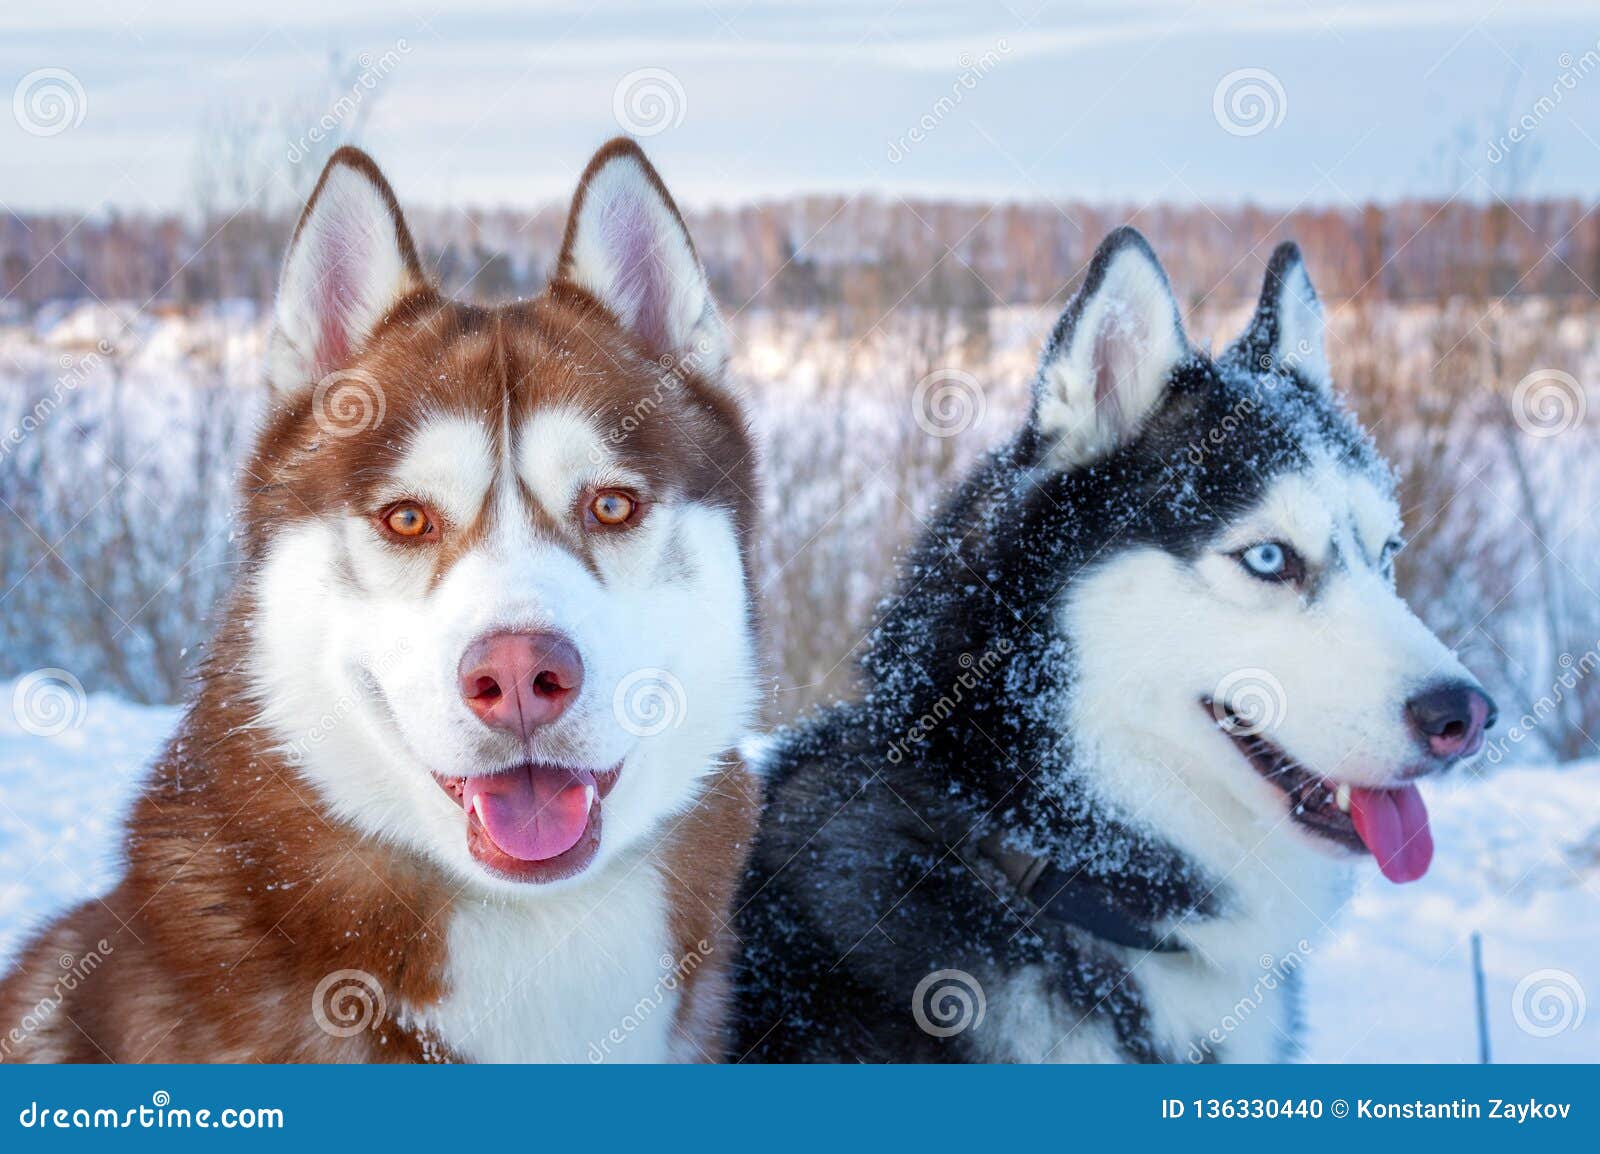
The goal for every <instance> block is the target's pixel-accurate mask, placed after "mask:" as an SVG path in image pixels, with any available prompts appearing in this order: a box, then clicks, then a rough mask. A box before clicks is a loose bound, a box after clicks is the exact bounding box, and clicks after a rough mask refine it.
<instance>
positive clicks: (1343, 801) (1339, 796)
mask: <svg viewBox="0 0 1600 1154" xmlns="http://www.w3.org/2000/svg"><path fill="white" fill-rule="evenodd" d="M1333 800H1334V801H1336V802H1338V803H1339V808H1340V809H1341V810H1343V811H1344V812H1345V813H1349V812H1350V787H1349V786H1348V785H1340V786H1339V790H1338V792H1337V793H1335V794H1334V795H1333Z"/></svg>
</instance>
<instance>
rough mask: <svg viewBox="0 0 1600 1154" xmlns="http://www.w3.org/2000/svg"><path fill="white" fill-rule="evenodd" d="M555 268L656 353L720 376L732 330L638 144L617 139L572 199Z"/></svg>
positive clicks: (560, 276)
mask: <svg viewBox="0 0 1600 1154" xmlns="http://www.w3.org/2000/svg"><path fill="white" fill-rule="evenodd" d="M556 277H557V279H558V280H560V281H566V282H567V283H569V284H572V285H574V286H576V287H578V288H580V289H582V290H584V291H585V292H587V293H589V294H590V295H591V296H593V297H594V298H595V299H596V300H598V301H599V302H600V303H601V304H603V305H605V307H606V308H607V309H609V310H610V311H611V313H612V314H613V315H614V316H615V317H616V318H617V320H619V321H621V322H622V324H623V326H624V327H625V328H627V329H628V330H629V331H630V332H632V333H633V334H634V336H636V337H637V338H638V339H639V341H640V343H642V344H643V345H644V346H645V348H646V349H648V350H649V351H650V353H651V354H652V355H653V356H657V357H669V358H671V359H672V360H673V361H676V362H678V363H681V364H683V365H685V366H687V367H689V368H691V369H693V370H694V371H695V372H697V373H700V374H701V375H703V376H705V377H708V378H711V379H715V378H716V377H718V376H720V375H721V372H722V369H723V366H724V364H725V363H726V362H727V357H728V346H727V334H726V332H725V330H724V328H723V325H722V318H721V317H719V316H718V315H717V308H716V305H715V304H714V303H713V302H712V300H711V287H710V285H709V284H708V283H707V281H706V274H705V270H704V269H703V268H701V267H700V258H699V257H698V256H696V255H695V251H694V243H693V242H692V241H691V240H690V239H689V232H688V230H687V229H686V228H685V227H684V224H683V217H682V216H681V215H679V213H678V207H677V205H675V204H673V203H672V197H671V196H669V195H668V194H667V189H666V186H665V185H663V184H662V183H661V178H660V177H659V176H658V175H656V170H655V169H654V168H652V167H651V166H650V162H649V161H648V160H646V159H645V156H644V153H643V152H642V151H641V150H640V148H639V146H638V145H637V144H635V143H634V142H633V141H631V140H628V139H627V138H625V137H622V138H618V139H616V140H613V141H611V143H609V144H607V145H606V146H605V147H604V148H602V149H601V150H600V151H599V152H597V153H595V155H594V159H593V160H591V161H590V162H589V167H588V168H587V169H585V170H584V173H583V178H582V179H581V180H580V181H579V182H578V191H577V194H576V195H575V196H574V197H573V199H572V213H571V215H570V216H569V217H568V218H567V235H566V239H565V240H564V241H563V242H562V245H561V260H560V263H559V264H558V265H557V267H556Z"/></svg>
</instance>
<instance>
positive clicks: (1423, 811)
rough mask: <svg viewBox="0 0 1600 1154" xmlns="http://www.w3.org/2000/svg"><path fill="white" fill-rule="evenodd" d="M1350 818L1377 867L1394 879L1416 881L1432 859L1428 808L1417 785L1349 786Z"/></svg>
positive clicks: (1385, 875)
mask: <svg viewBox="0 0 1600 1154" xmlns="http://www.w3.org/2000/svg"><path fill="white" fill-rule="evenodd" d="M1350 819H1351V820H1352V821H1353V822H1355V826H1356V833H1358V834H1360V835H1361V840H1362V841H1363V842H1365V843H1366V846H1367V848H1368V849H1369V850H1371V851H1372V856H1373V857H1375V858H1377V859H1378V868H1379V869H1381V870H1382V871H1383V876H1384V877H1386V878H1388V879H1389V880H1390V881H1392V882H1397V883H1398V882H1414V881H1416V880H1417V879H1418V878H1420V877H1421V876H1422V875H1423V874H1425V873H1427V872H1428V864H1429V863H1430V862H1432V861H1433V834H1431V833H1429V832H1428V807H1427V806H1426V805H1424V804H1422V795H1421V794H1420V793H1418V792H1417V787H1416V786H1414V785H1408V786H1405V787H1404V788H1402V789H1363V788H1361V787H1359V786H1351V787H1350Z"/></svg>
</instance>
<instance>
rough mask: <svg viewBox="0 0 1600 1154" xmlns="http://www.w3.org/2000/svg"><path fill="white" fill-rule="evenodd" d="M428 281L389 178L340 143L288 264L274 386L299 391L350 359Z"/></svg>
mask: <svg viewBox="0 0 1600 1154" xmlns="http://www.w3.org/2000/svg"><path fill="white" fill-rule="evenodd" d="M426 285H427V280H426V278H425V277H424V276H423V275H422V268H421V266H420V265H419V264H418V263H417V250H416V247H415V246H414V245H413V244H412V242H411V233H410V232H409V231H407V229H406V224H405V220H404V218H403V217H402V216H401V215H400V205H399V203H398V202H397V201H396V200H395V196H394V192H393V191H392V190H391V189H390V188H389V182H388V181H386V180H384V179H383V174H382V173H381V172H379V171H378V166H377V165H376V164H374V163H373V162H372V158H371V157H369V156H368V155H367V154H366V153H364V152H362V151H360V150H359V149H355V148H349V147H346V148H341V149H339V151H338V152H335V153H334V154H333V156H332V157H331V158H330V159H329V161H328V166H327V167H326V168H324V169H323V170H322V178H321V179H320V180H319V181H317V187H316V188H315V189H314V190H312V193H311V199H310V200H309V201H307V202H306V208H305V211H304V212H303V213H301V215H300V223H299V224H298V225H296V226H295V230H294V238H293V239H292V240H291V241H290V242H289V255H288V256H287V257H286V258H285V260H284V263H283V275H282V278H281V279H280V280H279V282H278V299H277V303H276V304H275V305H274V306H273V325H272V338H271V342H270V344H269V345H268V350H267V377H268V379H269V380H270V381H271V383H272V386H273V388H274V389H277V390H278V391H279V392H293V391H294V390H296V389H300V388H303V387H305V386H307V385H310V384H313V383H315V382H316V381H318V380H319V379H321V378H322V377H323V376H325V375H326V374H327V373H329V372H331V371H333V370H334V369H337V368H339V367H340V366H342V365H344V364H346V363H347V362H348V361H349V360H350V358H351V357H353V356H354V355H355V354H356V353H357V352H359V351H360V349H361V346H362V344H363V343H365V341H366V340H367V338H368V337H369V336H371V335H372V331H373V330H374V329H375V328H377V326H378V322H379V321H381V320H382V319H383V318H384V316H385V315H387V314H388V312H389V310H390V309H392V308H394V306H395V305H396V304H398V303H399V302H400V300H401V299H403V298H404V297H406V296H407V295H409V294H410V293H413V292H415V291H417V290H418V289H421V288H424V287H426Z"/></svg>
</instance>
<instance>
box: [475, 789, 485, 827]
mask: <svg viewBox="0 0 1600 1154" xmlns="http://www.w3.org/2000/svg"><path fill="white" fill-rule="evenodd" d="M472 812H473V813H475V814H477V815H478V820H479V821H481V822H483V824H484V825H488V824H489V823H488V822H487V821H484V817H483V794H481V793H475V794H473V795H472Z"/></svg>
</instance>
